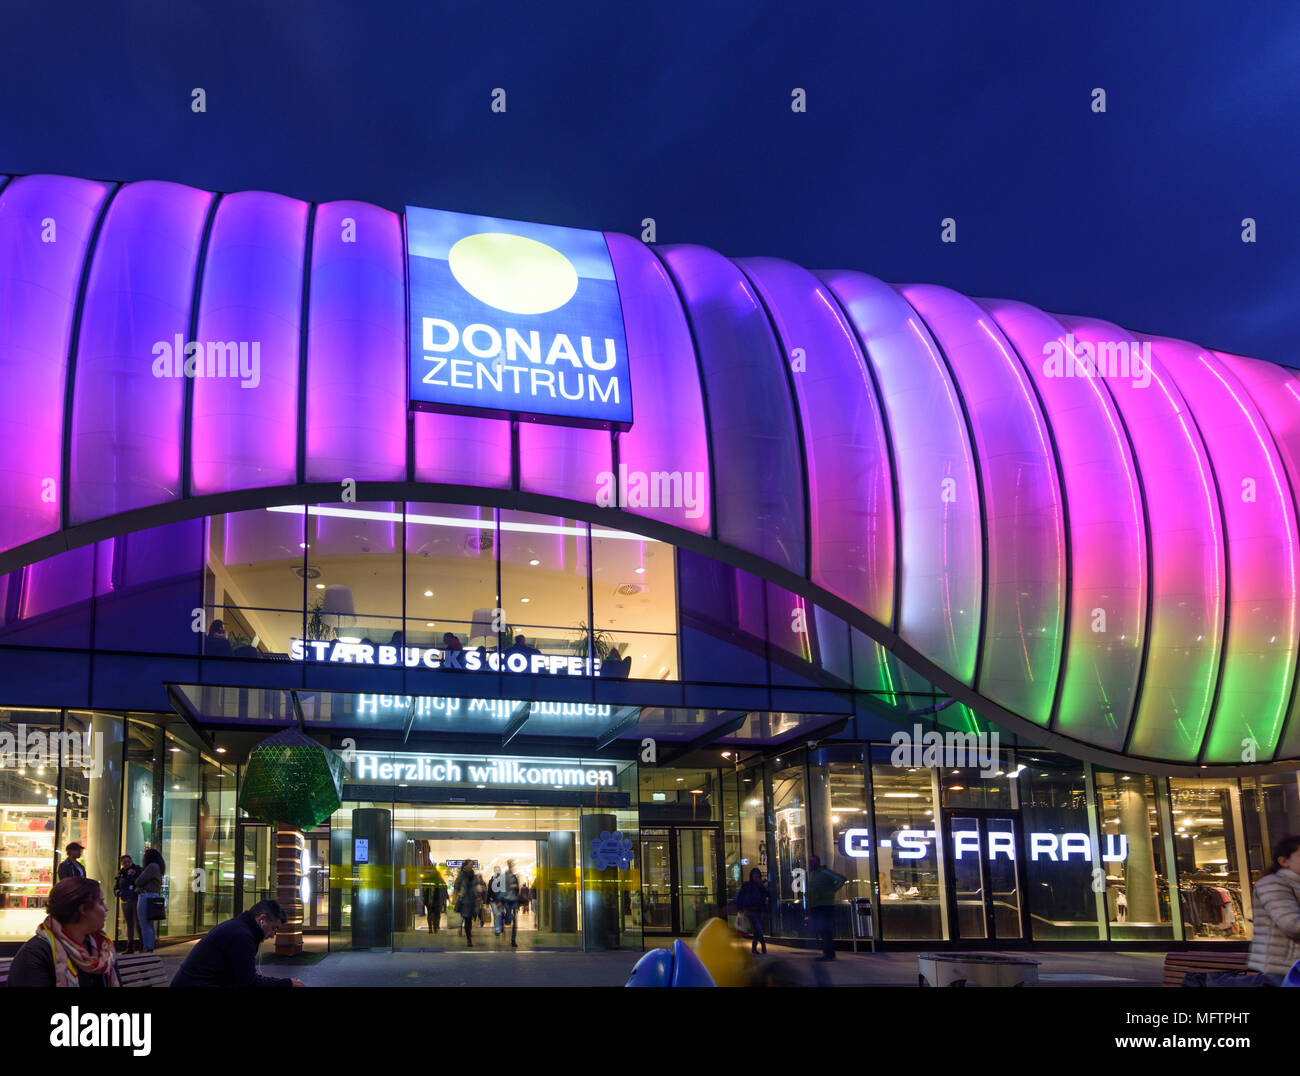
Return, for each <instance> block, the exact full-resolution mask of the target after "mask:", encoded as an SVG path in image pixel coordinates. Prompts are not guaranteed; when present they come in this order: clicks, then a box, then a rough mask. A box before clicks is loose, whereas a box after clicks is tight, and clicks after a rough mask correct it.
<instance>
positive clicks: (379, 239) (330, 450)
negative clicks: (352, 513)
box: [307, 202, 406, 482]
mask: <svg viewBox="0 0 1300 1076" xmlns="http://www.w3.org/2000/svg"><path fill="white" fill-rule="evenodd" d="M348 222H351V226H349V225H348ZM350 239H354V240H355V241H349V240H350ZM405 476H406V298H405V277H404V273H403V256H402V225H401V221H400V220H399V219H398V218H397V216H396V215H395V214H393V213H389V212H388V211H387V210H383V209H380V208H378V207H377V206H373V205H367V204H366V203H364V202H327V203H325V204H324V205H321V206H319V207H318V208H317V210H316V226H315V232H314V233H313V236H312V262H311V299H310V305H309V306H308V338H307V481H308V482H341V481H343V479H345V478H354V479H357V480H359V481H369V482H384V481H388V482H395V481H400V480H401V479H403V478H404V477H405Z"/></svg>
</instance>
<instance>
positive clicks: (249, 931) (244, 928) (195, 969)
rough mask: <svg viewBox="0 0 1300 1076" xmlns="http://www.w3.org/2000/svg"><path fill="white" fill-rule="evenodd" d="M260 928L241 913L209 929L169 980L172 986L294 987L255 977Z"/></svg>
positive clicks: (250, 916) (283, 981)
mask: <svg viewBox="0 0 1300 1076" xmlns="http://www.w3.org/2000/svg"><path fill="white" fill-rule="evenodd" d="M264 940H265V939H264V938H263V937H262V928H261V927H259V926H258V925H257V920H256V919H255V918H254V917H253V913H252V912H240V913H239V914H238V915H237V916H235V918H234V919H227V920H226V921H225V922H224V923H218V924H217V925H216V926H215V927H213V928H212V929H211V930H209V931H208V932H207V933H206V934H205V935H203V937H202V938H200V939H199V942H198V944H197V945H196V946H194V948H193V949H191V950H190V955H189V956H187V957H186V958H185V962H184V963H183V964H182V965H181V966H180V970H179V971H178V972H177V973H176V975H175V977H174V978H173V979H172V986H293V981H292V980H290V979H270V978H267V977H266V976H265V975H258V974H257V951H258V949H260V948H261V947H262V942H263V941H264Z"/></svg>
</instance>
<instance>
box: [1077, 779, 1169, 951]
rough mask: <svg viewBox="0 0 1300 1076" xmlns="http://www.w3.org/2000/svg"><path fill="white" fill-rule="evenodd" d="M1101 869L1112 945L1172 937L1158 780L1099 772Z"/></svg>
mask: <svg viewBox="0 0 1300 1076" xmlns="http://www.w3.org/2000/svg"><path fill="white" fill-rule="evenodd" d="M1094 779H1095V781H1096V787H1097V821H1098V825H1099V835H1100V843H1101V849H1100V852H1101V859H1102V862H1101V868H1102V869H1103V870H1104V871H1105V872H1106V875H1105V877H1106V917H1107V919H1108V921H1109V923H1110V937H1111V940H1112V941H1135V940H1139V939H1168V938H1172V937H1173V933H1174V932H1173V925H1172V912H1171V909H1170V892H1169V876H1168V874H1167V871H1166V867H1165V850H1164V839H1163V836H1162V833H1161V825H1160V815H1159V813H1158V811H1157V803H1156V786H1155V779H1154V778H1152V777H1148V776H1144V775H1142V774H1132V773H1112V772H1109V771H1097V773H1096V774H1095V778H1094Z"/></svg>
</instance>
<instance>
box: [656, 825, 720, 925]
mask: <svg viewBox="0 0 1300 1076" xmlns="http://www.w3.org/2000/svg"><path fill="white" fill-rule="evenodd" d="M721 846H722V833H721V829H720V827H718V826H716V825H714V826H697V825H693V826H648V827H642V829H641V863H642V868H641V870H642V878H641V905H642V908H643V909H644V914H645V933H646V935H647V936H653V935H657V936H659V937H672V936H674V935H688V934H694V933H695V932H696V931H697V930H699V928H700V927H702V926H703V925H704V924H705V923H706V922H707V921H708V920H709V919H711V918H712V917H713V916H715V915H716V914H717V910H718V908H719V907H720V906H721V905H723V904H725V903H726V900H725V898H724V897H723V895H722V894H723V886H722V862H721V856H720V854H719V849H720V848H721Z"/></svg>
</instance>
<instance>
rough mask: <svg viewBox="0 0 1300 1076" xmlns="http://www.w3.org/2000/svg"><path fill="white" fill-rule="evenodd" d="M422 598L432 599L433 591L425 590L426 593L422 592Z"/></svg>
mask: <svg viewBox="0 0 1300 1076" xmlns="http://www.w3.org/2000/svg"><path fill="white" fill-rule="evenodd" d="M424 596H425V597H426V598H432V597H433V591H432V590H426V591H425V592H424Z"/></svg>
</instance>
